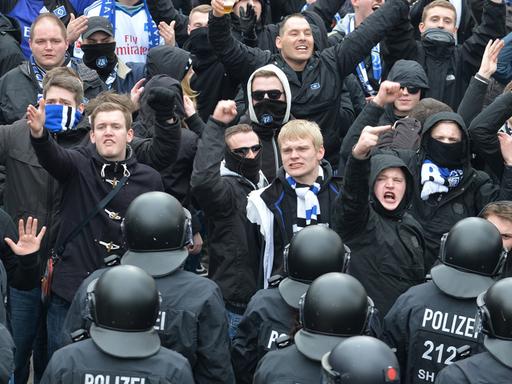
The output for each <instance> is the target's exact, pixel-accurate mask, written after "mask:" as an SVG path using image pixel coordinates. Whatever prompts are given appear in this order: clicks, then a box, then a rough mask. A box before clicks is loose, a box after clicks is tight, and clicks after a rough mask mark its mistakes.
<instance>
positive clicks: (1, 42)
mask: <svg viewBox="0 0 512 384" xmlns="http://www.w3.org/2000/svg"><path fill="white" fill-rule="evenodd" d="M20 41H21V32H20V30H19V27H17V26H15V25H14V23H13V21H12V20H10V19H9V18H8V17H7V16H5V15H2V14H1V13H0V52H2V54H1V55H0V77H1V76H3V75H5V74H6V73H7V72H9V71H10V70H11V69H13V68H15V67H17V66H18V65H20V64H21V63H22V62H23V61H24V60H25V56H24V55H23V52H22V51H21V48H20Z"/></svg>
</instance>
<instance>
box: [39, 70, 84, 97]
mask: <svg viewBox="0 0 512 384" xmlns="http://www.w3.org/2000/svg"><path fill="white" fill-rule="evenodd" d="M51 87H59V88H63V89H65V90H66V91H69V92H71V93H72V94H73V95H75V101H76V105H77V106H78V105H79V104H80V103H82V101H83V99H84V87H83V84H82V80H80V77H79V76H78V75H77V73H76V72H75V71H74V70H72V69H71V68H68V67H57V68H53V69H50V70H49V71H48V72H46V74H45V76H44V78H43V97H44V98H46V94H47V93H48V90H49V89H50V88H51Z"/></svg>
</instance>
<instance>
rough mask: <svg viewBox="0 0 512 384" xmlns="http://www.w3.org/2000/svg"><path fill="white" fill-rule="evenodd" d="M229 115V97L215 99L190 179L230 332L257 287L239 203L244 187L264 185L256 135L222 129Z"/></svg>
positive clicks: (232, 111)
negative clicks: (200, 212)
mask: <svg viewBox="0 0 512 384" xmlns="http://www.w3.org/2000/svg"><path fill="white" fill-rule="evenodd" d="M235 117H236V106H235V102H234V101H232V100H222V101H220V102H219V103H218V105H217V107H216V108H215V111H214V113H213V115H212V118H211V119H210V120H209V122H208V127H207V128H206V129H205V130H204V131H203V135H202V136H201V139H200V140H199V144H198V148H197V154H196V157H195V160H194V170H193V172H192V178H191V182H190V183H191V186H192V194H193V195H194V197H195V198H196V200H197V201H198V203H199V205H200V206H201V208H202V209H203V210H204V213H205V217H206V221H207V226H208V255H209V258H210V264H209V268H208V275H209V277H210V278H211V279H212V280H213V281H215V282H216V283H217V284H218V285H219V287H220V289H221V291H222V295H223V296H224V301H225V304H226V310H227V312H228V315H229V316H228V317H229V319H230V324H229V328H230V329H229V332H230V336H231V337H233V336H234V333H235V330H236V326H237V324H238V321H239V319H240V318H241V317H242V314H243V313H244V311H245V308H246V306H247V303H248V302H249V300H250V298H251V296H252V295H253V294H254V293H255V292H256V290H257V289H258V288H261V286H262V283H261V281H259V280H261V276H260V273H259V268H260V265H259V261H258V253H257V248H258V246H257V239H258V236H257V233H256V229H255V228H254V227H253V226H252V225H251V224H250V223H249V221H248V220H247V218H246V215H245V212H246V211H245V206H246V203H247V195H248V194H249V192H251V191H253V190H255V189H257V188H258V187H264V186H265V185H266V181H265V179H264V177H263V174H262V173H261V172H260V168H261V145H260V144H259V138H258V136H257V135H256V134H255V133H254V132H253V131H252V129H251V127H250V126H249V125H247V124H240V125H236V126H233V127H231V128H228V130H227V131H226V128H227V127H228V126H229V123H230V122H231V121H233V120H234V118H235ZM225 133H226V134H225ZM223 158H224V161H223ZM219 166H220V171H219Z"/></svg>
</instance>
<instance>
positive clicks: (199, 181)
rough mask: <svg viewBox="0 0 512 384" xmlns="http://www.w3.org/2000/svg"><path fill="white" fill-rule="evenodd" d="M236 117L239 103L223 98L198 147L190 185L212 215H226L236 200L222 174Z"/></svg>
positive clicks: (203, 206)
mask: <svg viewBox="0 0 512 384" xmlns="http://www.w3.org/2000/svg"><path fill="white" fill-rule="evenodd" d="M235 117H236V104H235V102H234V101H232V100H221V101H219V103H218V104H217V107H216V108H215V111H214V112H213V116H212V118H210V120H209V121H208V124H207V127H206V128H205V130H204V132H203V135H202V137H201V138H200V139H199V144H198V146H197V152H196V157H195V159H194V169H193V171H192V177H191V179H190V185H191V187H192V194H193V195H194V197H195V198H196V199H197V201H198V202H200V204H201V206H202V208H203V209H204V210H205V211H207V213H210V214H211V213H216V212H220V213H224V214H225V213H226V212H228V210H227V209H226V207H227V206H230V205H231V204H232V203H233V199H232V197H231V194H230V192H231V190H230V188H229V187H228V185H227V183H225V182H224V181H223V180H222V177H221V175H220V163H221V161H222V159H223V157H224V149H225V148H226V144H225V142H224V131H225V129H226V128H227V127H228V126H229V122H231V121H232V120H233V119H234V118H235Z"/></svg>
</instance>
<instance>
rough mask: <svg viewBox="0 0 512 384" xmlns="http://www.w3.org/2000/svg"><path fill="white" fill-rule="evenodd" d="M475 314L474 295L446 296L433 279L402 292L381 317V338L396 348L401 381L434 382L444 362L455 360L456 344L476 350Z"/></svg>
mask: <svg viewBox="0 0 512 384" xmlns="http://www.w3.org/2000/svg"><path fill="white" fill-rule="evenodd" d="M476 314H477V306H476V301H475V299H474V298H471V299H458V298H454V297H451V296H448V295H447V294H445V293H443V292H442V291H441V290H440V289H439V288H437V287H436V285H435V284H434V283H433V282H432V281H429V282H427V283H425V284H421V285H418V286H415V287H412V288H410V289H409V290H408V291H407V292H406V293H404V294H403V295H401V296H400V297H399V298H398V300H397V301H396V303H395V305H393V307H392V308H391V310H390V311H389V313H388V314H387V316H386V317H385V318H384V326H383V330H384V332H383V340H384V341H386V342H387V343H388V345H389V346H390V347H391V348H396V349H397V351H396V355H397V358H398V361H399V363H400V367H401V374H402V382H403V383H410V384H416V383H418V384H419V383H425V382H433V381H434V377H435V375H436V374H437V373H438V372H439V371H440V370H441V369H442V368H443V367H444V366H446V365H449V364H451V363H453V362H454V361H455V360H454V359H455V358H456V355H457V348H460V347H462V346H463V345H469V346H470V347H471V352H472V353H477V352H478V351H479V348H480V347H479V340H478V329H477V326H476V323H475V317H476ZM493 382H494V381H493ZM450 383H451V384H455V383H458V382H455V381H453V382H450Z"/></svg>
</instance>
